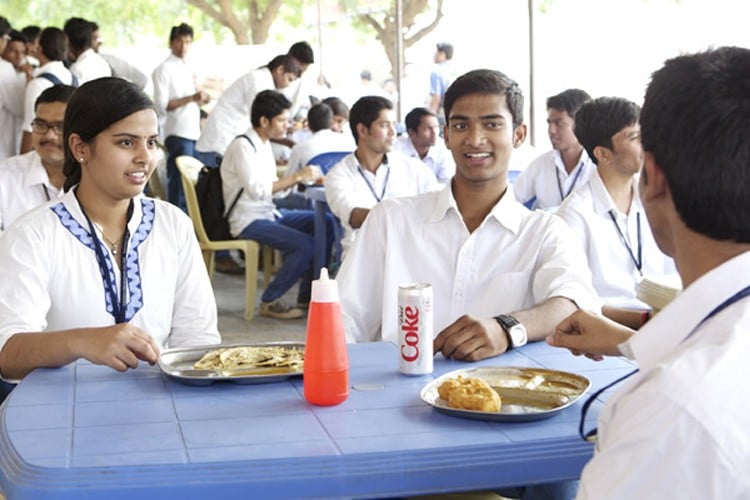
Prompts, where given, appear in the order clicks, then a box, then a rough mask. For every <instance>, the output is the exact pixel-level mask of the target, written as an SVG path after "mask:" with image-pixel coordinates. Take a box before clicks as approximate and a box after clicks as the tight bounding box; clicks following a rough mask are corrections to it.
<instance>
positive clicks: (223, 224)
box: [195, 135, 255, 241]
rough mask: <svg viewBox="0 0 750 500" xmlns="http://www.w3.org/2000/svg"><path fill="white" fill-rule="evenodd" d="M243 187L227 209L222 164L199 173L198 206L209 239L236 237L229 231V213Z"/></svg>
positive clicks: (196, 187) (203, 169)
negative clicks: (223, 188) (222, 179)
mask: <svg viewBox="0 0 750 500" xmlns="http://www.w3.org/2000/svg"><path fill="white" fill-rule="evenodd" d="M240 137H244V138H245V139H247V141H248V142H249V143H250V145H251V146H252V147H253V149H255V144H253V141H251V140H250V138H249V137H248V136H246V135H239V136H237V138H240ZM242 191H243V190H242V189H240V192H239V193H237V196H236V197H235V198H234V201H232V204H231V205H229V208H228V209H227V208H226V206H225V205H224V194H223V191H222V182H221V165H219V166H218V167H203V168H202V169H201V171H200V173H199V174H198V182H196V183H195V194H196V196H197V198H198V206H199V207H200V209H201V219H202V220H203V227H204V228H205V230H206V234H207V235H208V239H210V240H211V241H223V240H231V239H234V238H233V237H232V234H231V233H230V232H229V214H231V213H232V210H233V209H234V206H235V205H236V204H237V201H239V199H240V196H241V195H242Z"/></svg>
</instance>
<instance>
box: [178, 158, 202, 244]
mask: <svg viewBox="0 0 750 500" xmlns="http://www.w3.org/2000/svg"><path fill="white" fill-rule="evenodd" d="M175 163H176V164H177V170H179V171H180V179H181V180H182V190H183V191H184V192H185V201H186V202H187V208H188V215H189V216H190V219H191V220H192V221H193V228H195V234H196V235H197V236H198V241H200V242H201V243H207V242H209V241H210V240H209V239H208V234H207V233H206V228H204V227H203V219H202V218H201V208H200V205H198V195H196V194H195V183H196V182H198V175H199V174H200V171H201V169H202V168H203V163H201V162H200V161H199V160H197V159H195V158H193V157H192V156H186V155H183V156H178V157H177V158H176V160H175Z"/></svg>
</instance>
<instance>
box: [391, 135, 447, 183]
mask: <svg viewBox="0 0 750 500" xmlns="http://www.w3.org/2000/svg"><path fill="white" fill-rule="evenodd" d="M393 151H395V152H397V153H401V154H402V155H405V156H408V157H410V158H415V159H417V160H420V161H421V162H422V163H424V164H425V165H427V166H428V167H429V169H430V170H432V173H433V174H435V177H436V178H437V180H438V182H439V183H441V184H445V183H447V182H450V180H451V178H453V174H455V173H456V162H455V161H454V160H453V154H452V153H451V152H450V150H449V149H448V148H447V147H445V143H444V142H443V140H442V139H440V138H438V141H437V142H436V143H435V145H434V146H431V147H430V149H428V150H427V155H426V156H425V157H424V158H420V157H419V153H417V150H416V149H415V148H414V144H413V143H412V142H411V139H410V138H409V135H408V134H403V135H401V136H399V137H398V138H397V139H396V142H395V143H394V144H393Z"/></svg>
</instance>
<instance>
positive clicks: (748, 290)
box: [578, 286, 750, 441]
mask: <svg viewBox="0 0 750 500" xmlns="http://www.w3.org/2000/svg"><path fill="white" fill-rule="evenodd" d="M747 296H750V286H746V287H745V288H743V289H742V290H740V291H739V292H737V293H735V294H734V295H732V296H731V297H729V298H728V299H727V300H725V301H724V302H722V303H721V304H719V305H718V306H716V307H715V308H714V309H713V311H711V312H710V313H708V314H707V315H706V317H705V318H703V319H702V320H701V321H700V323H698V324H697V325H696V326H695V328H693V329H692V330H691V331H690V333H689V334H688V336H687V337H685V338H684V339H683V340H682V342H685V341H686V340H687V339H689V338H690V337H692V336H693V334H694V333H695V332H696V331H697V330H698V328H700V326H701V325H702V324H703V323H705V322H706V321H708V320H709V319H711V318H713V317H714V316H716V315H717V314H719V313H720V312H721V311H723V310H724V309H726V308H727V307H729V306H731V305H732V304H734V303H735V302H738V301H740V300H742V299H744V298H745V297H747ZM636 372H638V368H636V369H635V370H633V371H632V372H630V373H627V374H625V375H623V376H622V377H620V378H618V379H617V380H615V381H614V382H610V383H609V384H607V385H606V386H604V387H602V388H601V389H599V390H598V391H596V392H595V393H594V394H592V395H591V396H589V398H588V399H587V400H586V402H585V403H584V404H583V407H582V408H581V421H580V423H579V424H578V434H579V435H580V436H581V438H582V439H583V440H584V441H594V440H595V439H596V434H597V429H596V428H594V429H593V430H591V431H589V432H587V433H584V427H583V426H584V424H585V422H586V413H588V411H589V406H591V403H593V402H594V401H596V398H598V397H599V396H600V395H601V393H603V392H604V391H606V390H607V389H609V388H610V387H612V386H613V385H616V384H619V383H620V382H622V381H623V380H625V379H626V378H628V377H631V376H632V375H635V374H636Z"/></svg>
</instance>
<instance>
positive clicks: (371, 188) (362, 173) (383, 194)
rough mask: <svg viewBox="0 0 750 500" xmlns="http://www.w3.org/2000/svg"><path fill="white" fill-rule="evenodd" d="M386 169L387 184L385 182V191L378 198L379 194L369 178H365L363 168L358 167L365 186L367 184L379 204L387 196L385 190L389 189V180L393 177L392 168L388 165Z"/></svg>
mask: <svg viewBox="0 0 750 500" xmlns="http://www.w3.org/2000/svg"><path fill="white" fill-rule="evenodd" d="M386 169H387V170H386V171H385V182H383V191H382V192H381V193H380V196H378V194H377V193H376V192H375V188H374V187H372V184H370V181H368V180H367V177H365V173H364V172H362V167H360V166H359V165H357V171H358V172H359V175H361V176H362V179H364V181H365V184H367V187H368V188H370V192H371V193H372V195H373V196H374V197H375V199H376V200H377V202H378V203H380V201H381V200H382V199H383V197H384V196H385V190H386V188H387V187H388V178H389V177H390V176H391V168H390V167H389V166H388V165H386Z"/></svg>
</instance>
